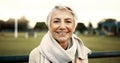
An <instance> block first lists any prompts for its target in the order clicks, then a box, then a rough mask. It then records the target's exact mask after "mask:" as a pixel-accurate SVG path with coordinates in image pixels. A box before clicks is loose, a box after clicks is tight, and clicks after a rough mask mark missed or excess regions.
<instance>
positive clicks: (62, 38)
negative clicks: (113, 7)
mask: <svg viewBox="0 0 120 63" xmlns="http://www.w3.org/2000/svg"><path fill="white" fill-rule="evenodd" d="M46 24H47V26H48V29H49V31H48V32H47V33H46V34H45V36H44V37H43V38H42V41H41V43H40V45H39V46H38V47H36V48H35V49H33V50H32V51H31V53H30V56H29V63H88V53H90V52H91V51H90V50H89V49H88V48H87V47H85V46H84V44H83V42H82V40H81V39H80V38H78V37H77V36H75V35H74V34H73V33H74V31H75V28H76V26H77V21H76V15H75V14H74V12H73V10H72V9H71V8H69V7H67V6H55V8H53V9H52V11H51V12H50V13H49V15H48V18H47V22H46Z"/></svg>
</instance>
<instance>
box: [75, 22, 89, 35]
mask: <svg viewBox="0 0 120 63" xmlns="http://www.w3.org/2000/svg"><path fill="white" fill-rule="evenodd" d="M86 30H87V27H86V26H85V25H84V24H83V23H78V25H77V27H76V31H79V32H80V33H82V34H83V33H84V31H86Z"/></svg>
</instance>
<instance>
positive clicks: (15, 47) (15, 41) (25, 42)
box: [0, 32, 120, 63]
mask: <svg viewBox="0 0 120 63" xmlns="http://www.w3.org/2000/svg"><path fill="white" fill-rule="evenodd" d="M44 34H45V32H40V33H37V38H34V37H32V36H31V37H29V38H25V33H22V32H21V33H19V35H18V38H14V33H12V32H9V33H5V32H3V33H2V32H1V33H0V56H8V55H9V56H10V55H12V56H15V55H29V53H30V51H31V50H32V49H33V48H35V47H36V46H38V45H39V44H40V41H41V39H42V37H43V36H44ZM78 36H79V37H80V38H81V39H82V40H83V41H84V44H85V45H86V46H87V47H88V48H90V49H91V50H92V51H93V52H99V51H120V37H108V36H107V37H106V36H98V35H94V36H90V35H78ZM89 63H120V57H117V58H114V57H113V58H96V59H89Z"/></svg>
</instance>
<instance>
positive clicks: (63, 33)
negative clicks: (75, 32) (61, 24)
mask: <svg viewBox="0 0 120 63" xmlns="http://www.w3.org/2000/svg"><path fill="white" fill-rule="evenodd" d="M67 33H69V32H63V31H60V32H56V34H57V35H59V36H65V35H66V34H67Z"/></svg>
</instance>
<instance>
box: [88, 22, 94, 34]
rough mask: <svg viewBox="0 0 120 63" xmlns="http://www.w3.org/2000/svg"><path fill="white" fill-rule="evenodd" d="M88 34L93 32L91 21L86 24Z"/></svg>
mask: <svg viewBox="0 0 120 63" xmlns="http://www.w3.org/2000/svg"><path fill="white" fill-rule="evenodd" d="M88 34H93V26H92V23H91V22H89V24H88Z"/></svg>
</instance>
